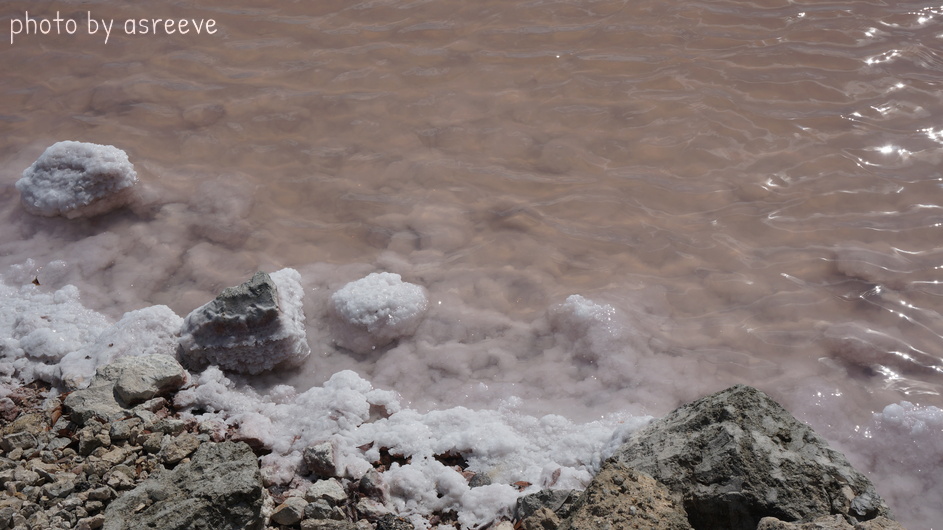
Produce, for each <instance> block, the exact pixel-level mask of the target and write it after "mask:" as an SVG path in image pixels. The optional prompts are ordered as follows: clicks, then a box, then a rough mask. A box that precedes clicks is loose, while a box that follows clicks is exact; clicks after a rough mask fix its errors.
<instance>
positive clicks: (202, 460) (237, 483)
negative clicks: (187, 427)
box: [103, 442, 265, 530]
mask: <svg viewBox="0 0 943 530" xmlns="http://www.w3.org/2000/svg"><path fill="white" fill-rule="evenodd" d="M262 505H263V488H262V474H261V473H260V471H259V463H258V460H257V459H256V457H255V455H254V454H253V453H252V450H251V449H249V446H248V445H246V444H244V443H240V442H223V443H219V444H215V443H206V444H203V445H201V446H200V448H199V449H197V451H196V453H194V454H193V458H192V459H191V460H190V461H189V462H186V463H183V464H180V465H178V466H177V467H175V468H174V469H173V470H169V471H168V470H163V471H161V472H159V473H157V474H156V475H152V476H151V477H149V478H148V479H147V480H145V481H144V482H142V483H141V484H140V485H138V486H137V487H136V488H134V489H133V490H131V491H128V492H127V493H125V494H124V495H121V496H120V497H118V498H117V499H115V500H114V502H112V503H111V504H109V505H108V508H107V509H106V510H105V524H104V526H103V529H104V530H185V529H193V530H230V529H231V530H236V529H261V528H262V527H263V524H264V519H265V518H264V517H263V516H262Z"/></svg>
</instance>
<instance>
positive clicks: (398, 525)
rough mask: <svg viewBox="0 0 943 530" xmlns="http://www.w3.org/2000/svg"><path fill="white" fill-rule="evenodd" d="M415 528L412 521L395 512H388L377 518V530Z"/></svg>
mask: <svg viewBox="0 0 943 530" xmlns="http://www.w3.org/2000/svg"><path fill="white" fill-rule="evenodd" d="M413 528H414V527H413V524H412V523H410V522H409V521H407V520H406V519H403V518H402V517H396V516H395V515H393V514H389V513H388V514H386V515H382V516H380V518H378V519H377V530H413Z"/></svg>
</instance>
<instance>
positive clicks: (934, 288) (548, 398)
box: [0, 0, 943, 526]
mask: <svg viewBox="0 0 943 530" xmlns="http://www.w3.org/2000/svg"><path fill="white" fill-rule="evenodd" d="M142 4H143V3H133V4H132V3H125V2H107V1H105V2H93V3H86V2H70V1H65V0H63V1H59V2H20V1H10V2H5V3H4V4H3V6H2V10H0V15H2V17H3V18H2V21H0V28H3V30H4V32H3V34H2V36H0V66H2V75H0V137H2V139H3V141H2V142H0V158H2V160H3V163H2V164H0V177H2V180H0V182H2V189H0V215H2V216H3V219H4V221H3V229H2V232H0V274H4V277H5V279H6V281H7V282H8V283H10V282H16V281H24V282H25V281H27V280H29V279H32V278H33V277H37V278H39V279H40V280H41V281H43V282H46V283H45V284H46V285H48V286H50V287H56V286H58V285H62V284H65V283H74V284H76V285H78V286H79V287H80V288H81V289H82V291H83V300H84V301H85V303H86V304H87V305H89V306H90V307H93V308H95V309H98V310H101V311H104V312H106V313H108V314H109V315H111V316H113V317H118V316H120V315H121V313H123V312H124V311H128V310H131V309H136V308H139V307H143V306H146V305H150V304H166V305H169V306H170V307H171V308H172V309H174V310H175V311H176V312H177V313H178V314H181V315H185V314H186V313H187V312H189V311H190V310H192V309H193V308H195V307H197V306H198V305H200V304H202V303H204V302H205V301H207V300H208V299H210V298H212V296H214V295H215V294H216V293H217V292H218V291H219V290H220V289H222V288H223V287H226V286H229V285H234V284H238V283H241V282H242V281H244V280H246V279H248V278H249V277H250V276H251V274H252V273H253V272H254V271H256V270H258V269H264V270H275V269H278V268H281V267H294V268H297V269H298V270H299V271H301V272H302V275H303V277H304V279H305V282H306V288H307V289H308V291H307V301H306V304H307V305H306V312H307V314H308V318H309V340H310V342H311V344H312V348H313V349H314V351H315V355H314V356H313V358H312V359H311V361H310V362H309V363H308V366H307V367H306V369H305V370H304V371H302V372H301V373H299V374H291V375H290V376H286V377H289V380H290V381H291V382H293V383H294V384H297V385H299V386H305V385H311V384H316V383H319V382H321V381H323V380H325V379H326V378H327V377H329V376H330V374H331V373H333V372H334V371H336V370H338V369H342V368H352V369H355V370H357V371H358V372H360V373H361V374H363V375H364V376H365V377H367V378H368V379H370V380H371V381H373V382H374V384H376V385H378V386H382V387H385V388H393V389H395V390H398V391H400V392H401V393H403V395H404V396H405V397H406V398H407V399H409V400H410V401H411V402H412V403H413V404H414V406H417V407H420V408H422V407H435V406H445V405H454V404H466V405H470V406H496V404H497V403H498V402H500V401H501V400H504V399H505V398H507V397H508V396H511V395H516V396H519V397H521V398H523V399H524V404H523V405H521V406H522V407H523V408H524V409H526V410H531V411H543V412H547V411H555V412H561V413H565V414H567V415H569V416H571V417H574V418H577V419H580V418H589V417H595V416H598V415H601V414H605V413H609V412H612V411H616V410H630V411H632V412H637V413H638V412H644V413H649V414H662V413H664V412H666V411H667V410H670V409H671V408H672V407H674V406H676V405H677V404H678V403H680V402H682V401H684V400H688V399H692V398H694V397H697V396H700V395H703V394H704V393H707V392H710V391H714V390H719V389H720V388H723V387H724V386H726V385H729V384H732V383H735V382H744V383H749V384H753V385H756V386H758V387H760V388H762V389H764V390H767V391H769V392H770V393H771V394H773V395H774V396H775V397H777V398H778V399H780V400H782V401H783V402H784V403H785V404H786V405H787V406H789V407H790V409H791V410H793V411H794V412H795V413H796V414H797V415H798V416H800V418H802V419H805V420H806V421H809V422H811V423H812V424H813V425H814V426H815V427H816V428H834V429H835V430H836V432H837V433H838V434H834V435H833V437H834V439H838V440H841V439H846V438H848V437H854V436H856V433H857V430H856V429H855V427H856V426H858V425H863V424H865V423H867V421H868V420H869V418H870V414H871V412H872V411H880V410H881V409H882V408H883V407H884V406H885V405H887V404H890V403H895V402H898V401H901V400H908V401H911V402H915V403H917V404H919V405H935V406H941V404H943V399H941V397H940V389H941V382H943V377H941V369H943V360H941V355H943V339H941V334H943V320H941V317H940V313H939V311H940V304H941V295H943V284H941V283H940V282H941V281H943V270H941V269H940V267H941V265H940V263H941V257H943V252H941V251H940V249H939V248H938V247H939V245H938V241H940V235H941V231H943V207H941V204H943V190H941V188H940V184H941V180H943V179H941V173H940V171H939V170H938V166H939V162H940V160H941V155H943V150H941V143H943V125H941V124H940V120H939V116H941V114H943V99H941V98H940V85H941V81H943V74H941V73H940V72H941V66H943V58H941V38H943V37H941V35H943V23H941V22H943V9H941V8H939V7H938V6H935V5H934V4H932V3H928V2H921V1H902V2H877V1H874V2H862V1H850V0H847V1H829V2H788V1H757V2H733V1H726V0H724V1H714V2H692V1H678V2H665V1H656V0H641V1H632V2H629V1H624V2H623V1H610V0H599V1H590V0H587V1H570V2H551V1H540V0H535V1H513V2H509V1H506V0H500V1H499V0H480V1H478V0H476V1H474V2H471V1H465V2H462V1H449V0H427V1H415V2H409V1H403V0H389V1H383V0H376V1H365V2H355V1H348V0H345V1H331V0H319V1H317V2H275V1H268V2H266V1H261V0H259V1H255V2H241V3H239V5H234V4H233V3H232V2H222V1H217V0H213V1H203V2H193V1H180V2H174V3H173V4H172V5H157V4H156V3H154V2H150V3H147V4H146V5H142ZM27 11H28V12H29V14H30V15H31V16H33V17H34V18H37V19H39V18H46V19H51V18H53V17H54V16H55V15H56V12H57V11H58V12H59V13H60V16H62V17H63V18H71V19H74V20H75V21H77V31H76V33H75V34H74V35H68V34H62V35H55V34H54V33H55V32H54V31H50V33H49V34H47V35H42V34H39V35H35V34H33V35H25V34H18V35H11V32H12V29H14V26H11V24H13V19H17V18H19V19H22V18H24V14H25V13H26V12H27ZM89 12H91V14H92V16H93V17H94V18H97V19H114V20H115V22H114V26H113V29H112V33H111V35H110V36H109V40H108V43H107V44H106V43H105V42H104V34H103V33H102V32H99V33H97V34H94V35H89V34H88V26H87V18H88V13H89ZM129 18H132V19H141V18H146V19H153V18H161V19H166V18H173V19H180V18H186V19H190V20H191V24H192V21H193V20H201V19H214V20H215V23H216V25H215V28H216V29H217V31H216V33H215V34H212V35H210V34H206V33H205V32H204V33H203V34H201V35H196V34H194V33H192V32H191V33H188V34H186V35H179V34H174V35H167V34H165V33H160V34H158V35H150V34H148V35H139V34H138V35H127V34H125V32H124V26H123V23H124V21H125V20H126V19H129ZM204 29H205V28H204ZM11 37H12V38H13V43H12V44H10V42H9V41H10V38H11ZM67 139H70V140H80V141H88V142H95V143H102V144H112V145H115V146H118V147H120V148H122V149H124V150H125V151H127V152H128V154H129V157H130V159H131V161H132V162H133V163H134V164H135V167H136V168H137V170H138V173H139V176H140V178H141V181H142V183H141V184H142V185H141V190H140V196H139V198H138V201H137V203H136V204H135V205H134V207H133V208H132V209H130V210H128V211H122V212H117V213H114V214H110V215H107V216H105V217H102V218H98V219H94V220H82V221H65V220H61V219H37V218H34V217H32V216H29V215H28V214H26V213H24V212H23V211H22V210H21V208H20V206H19V204H18V194H17V192H16V190H15V189H14V188H13V183H14V182H15V181H16V179H17V178H19V176H20V174H21V172H22V171H23V169H24V168H25V167H27V166H28V165H29V164H30V163H31V162H32V161H33V160H35V159H36V157H37V156H38V155H39V154H40V153H42V151H43V149H45V147H47V146H48V145H50V144H52V143H54V142H55V141H59V140H67ZM28 258H31V259H33V260H34V261H33V262H30V263H27V264H26V265H23V264H24V263H26V260H27V259H28ZM56 260H62V261H63V262H62V263H54V262H55V261H56ZM13 266H17V267H15V268H14V269H10V267H13ZM8 270H9V271H10V272H4V271H8ZM375 270H389V271H392V272H397V273H400V274H402V275H403V277H404V279H406V280H408V281H412V282H415V283H420V284H422V285H424V286H426V287H427V289H428V290H429V293H430V299H431V301H432V310H431V313H430V317H429V319H428V321H427V322H426V323H425V324H424V325H423V327H422V328H420V330H419V332H418V333H417V336H416V338H415V340H410V341H404V342H402V343H401V344H400V345H399V346H397V347H395V348H393V349H392V350H390V351H387V352H385V353H383V354H381V355H378V356H377V357H375V358H369V359H363V358H354V357H351V356H350V355H347V354H345V353H344V352H341V351H337V350H336V349H334V348H333V347H332V342H331V339H330V337H329V334H328V332H327V327H326V325H324V324H323V322H322V317H323V314H324V306H325V300H326V297H327V296H328V295H329V294H330V293H331V292H333V290H335V289H337V288H338V287H340V286H341V285H343V284H344V283H345V282H347V281H350V280H353V279H356V278H359V277H361V276H363V275H364V274H366V273H368V272H372V271H375ZM576 293H578V294H581V295H583V296H585V297H586V298H589V299H592V300H596V301H599V302H600V303H603V302H605V303H609V304H611V305H613V306H614V307H615V308H616V309H618V310H619V311H620V314H621V315H622V317H621V320H620V321H619V322H618V327H619V329H620V330H623V331H624V330H628V332H627V333H628V335H629V336H631V337H633V338H632V340H630V341H629V344H627V345H625V344H623V345H622V348H624V350H620V351H619V352H618V354H617V355H616V356H615V358H613V359H598V358H587V357H586V356H582V357H579V356H576V357H574V355H573V352H572V351H571V350H572V345H568V344H567V343H565V342H564V341H561V340H559V338H558V337H557V336H556V335H555V330H554V328H553V325H552V324H550V323H548V321H547V317H546V315H547V312H548V309H551V310H552V308H553V307H555V306H556V304H560V303H561V302H563V301H564V299H565V298H566V297H567V296H569V295H571V294H576ZM597 346H598V345H597ZM597 349H598V348H597ZM596 353H597V354H598V352H596ZM590 357H592V356H590ZM269 382H270V381H269ZM456 389H458V390H456ZM925 456H926V459H925V460H924V461H925V462H926V463H927V466H930V468H931V469H933V468H934V467H935V468H936V469H939V467H938V466H939V465H940V464H939V463H940V458H941V456H940V455H939V454H936V453H931V454H927V455H925ZM879 489H880V488H879ZM908 516H909V515H905V517H902V519H906V518H907V517H908ZM911 517H913V519H911V520H913V521H916V522H917V523H918V526H919V525H920V524H925V523H927V522H928V521H932V519H930V517H932V515H931V516H926V517H924V518H923V519H921V518H920V517H916V516H911ZM921 517H922V516H921Z"/></svg>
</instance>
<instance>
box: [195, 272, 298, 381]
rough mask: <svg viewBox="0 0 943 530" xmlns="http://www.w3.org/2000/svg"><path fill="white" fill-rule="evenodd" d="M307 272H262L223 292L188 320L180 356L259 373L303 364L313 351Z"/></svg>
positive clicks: (201, 362) (231, 369) (198, 365)
mask: <svg viewBox="0 0 943 530" xmlns="http://www.w3.org/2000/svg"><path fill="white" fill-rule="evenodd" d="M303 295H304V291H303V289H302V288H301V275H300V274H299V273H298V271H296V270H294V269H282V270H280V271H278V272H273V273H272V274H271V275H269V274H266V273H264V272H258V273H256V274H255V276H253V277H252V279H251V280H249V281H247V282H246V283H243V284H242V285H238V286H236V287H229V288H226V289H224V290H223V292H222V293H220V295H219V296H217V297H216V298H215V299H214V300H213V301H211V302H209V303H207V304H205V305H203V306H202V307H199V308H197V309H195V310H194V311H193V312H191V313H190V314H189V315H187V318H186V319H185V320H184V323H183V328H182V330H181V333H180V355H181V358H182V359H183V360H184V361H185V363H186V364H188V365H192V366H193V367H203V366H206V365H208V364H215V365H217V366H219V367H220V368H222V369H224V370H230V371H233V372H240V373H248V374H258V373H261V372H265V371H268V370H273V369H280V368H291V367H295V366H299V365H300V364H302V363H303V362H304V360H305V359H306V358H307V357H308V355H309V354H310V353H311V349H310V348H309V347H308V341H307V336H306V332H305V324H304V320H305V318H304V309H303V307H302V297H303Z"/></svg>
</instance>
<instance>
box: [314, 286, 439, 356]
mask: <svg viewBox="0 0 943 530" xmlns="http://www.w3.org/2000/svg"><path fill="white" fill-rule="evenodd" d="M428 306H429V301H428V298H427V297H426V290H425V289H424V288H423V287H421V286H419V285H416V284H412V283H407V282H404V281H403V280H402V278H401V277H400V275H399V274H394V273H390V272H375V273H373V274H369V275H367V276H366V277H364V278H361V279H359V280H357V281H353V282H350V283H348V284H347V285H345V286H343V287H341V288H340V289H338V290H337V292H335V293H334V294H333V295H331V302H330V315H331V319H330V320H331V332H332V334H333V336H334V342H336V343H337V345H338V346H340V347H342V348H345V349H348V350H350V351H352V352H354V353H360V354H365V353H370V352H371V351H374V350H376V349H377V348H382V347H383V346H386V345H388V344H390V343H392V342H393V341H395V340H396V339H399V338H401V337H406V336H409V335H412V334H413V333H414V332H415V331H416V328H417V327H418V326H419V322H420V321H422V317H423V315H425V313H426V309H427V308H428Z"/></svg>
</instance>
